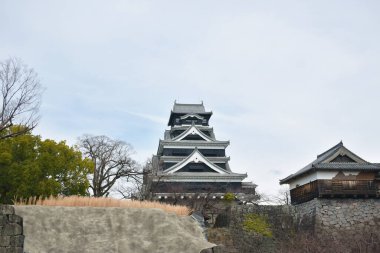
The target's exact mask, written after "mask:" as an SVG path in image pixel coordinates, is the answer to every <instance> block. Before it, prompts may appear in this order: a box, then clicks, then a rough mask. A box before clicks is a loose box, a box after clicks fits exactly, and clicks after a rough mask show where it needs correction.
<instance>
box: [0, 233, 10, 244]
mask: <svg viewBox="0 0 380 253" xmlns="http://www.w3.org/2000/svg"><path fill="white" fill-rule="evenodd" d="M10 245H11V237H10V236H6V235H0V247H7V246H10Z"/></svg>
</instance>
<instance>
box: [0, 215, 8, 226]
mask: <svg viewBox="0 0 380 253" xmlns="http://www.w3.org/2000/svg"><path fill="white" fill-rule="evenodd" d="M7 223H8V219H7V216H6V215H5V214H4V215H0V227H2V226H4V225H5V224H7Z"/></svg>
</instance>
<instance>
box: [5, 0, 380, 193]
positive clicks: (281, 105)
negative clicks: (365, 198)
mask: <svg viewBox="0 0 380 253" xmlns="http://www.w3.org/2000/svg"><path fill="white" fill-rule="evenodd" d="M379 12H380V2H379V1H350V0H347V1H332V0H329V1H323V0H321V1H304V0H299V1H291V0H289V1H270V0H266V1H255V0H251V1H247V0H245V1H243V0H236V1H223V0H217V1H216V0H215V1H211V0H208V1H207V0H206V1H205V0H202V1H196V0H194V1H180V0H176V1H174V0H173V1H163V0H157V1H144V0H138V1H137V0H136V1H127V0H120V1H117V0H110V1H97V0H83V1H48V0H45V1H39V0H34V1H26V0H25V1H22V0H20V1H14V0H1V1H0V31H1V32H0V61H3V60H5V59H7V58H8V57H18V58H20V59H22V60H23V62H24V63H26V64H28V66H30V67H32V68H34V70H35V71H36V72H37V73H38V75H39V78H40V80H41V83H42V85H43V87H44V89H45V92H44V94H43V98H42V105H41V110H40V114H41V120H40V123H39V125H38V127H37V128H36V129H35V131H34V132H35V133H36V134H40V135H41V136H42V137H43V138H50V139H54V140H57V141H60V140H66V141H67V143H68V144H70V145H73V144H75V143H76V141H77V138H78V137H80V136H81V135H83V134H93V135H107V136H109V137H112V138H115V139H120V140H124V141H126V142H128V143H130V144H132V146H133V147H134V150H135V154H134V158H135V159H136V160H137V161H139V162H144V161H145V160H146V159H147V158H148V157H150V156H151V155H152V154H155V153H156V152H157V147H158V141H159V139H160V138H161V139H162V138H163V133H164V130H165V129H167V121H168V118H169V115H170V110H171V109H172V106H173V103H174V100H177V102H179V103H200V102H201V101H203V102H204V105H205V107H206V109H207V110H209V111H212V112H213V116H212V118H211V121H210V125H212V126H213V127H214V131H215V135H216V138H217V139H218V140H230V142H231V145H230V146H229V147H228V148H227V155H228V156H230V157H231V161H230V166H231V169H232V170H233V171H234V172H237V173H246V172H247V173H248V179H247V180H248V181H253V182H254V183H256V184H257V185H258V188H257V190H258V191H259V192H262V193H267V194H276V193H277V192H278V190H279V188H280V186H279V179H282V178H285V177H286V176H288V175H290V174H291V173H294V172H296V171H297V170H299V169H301V168H302V167H303V166H305V165H306V164H308V163H309V162H311V161H312V160H314V159H315V158H316V156H317V155H318V154H319V153H322V152H324V151H325V150H327V149H329V148H330V147H332V146H333V145H335V144H337V143H338V142H340V141H341V140H342V141H343V143H344V144H345V146H346V147H347V148H349V149H350V150H352V151H353V152H354V153H356V154H358V155H359V156H361V157H362V158H364V159H365V160H367V161H370V162H380V145H379V143H380V134H379V129H380V128H379V125H380V117H379V109H380V99H379V97H380V60H379V59H380V29H379V25H380V15H378V13H379Z"/></svg>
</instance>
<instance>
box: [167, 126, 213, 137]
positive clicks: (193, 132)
mask: <svg viewBox="0 0 380 253" xmlns="http://www.w3.org/2000/svg"><path fill="white" fill-rule="evenodd" d="M185 138H186V139H185ZM181 140H201V141H213V140H212V138H211V137H209V136H207V135H206V134H204V133H203V132H202V131H200V130H198V128H196V127H195V126H194V125H193V126H191V127H189V128H188V129H187V130H186V131H184V132H183V133H181V134H180V135H178V136H176V137H175V138H173V141H181Z"/></svg>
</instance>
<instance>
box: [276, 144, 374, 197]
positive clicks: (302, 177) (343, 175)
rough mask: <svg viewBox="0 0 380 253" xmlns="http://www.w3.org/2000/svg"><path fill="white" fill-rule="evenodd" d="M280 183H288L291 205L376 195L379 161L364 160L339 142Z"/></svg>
mask: <svg viewBox="0 0 380 253" xmlns="http://www.w3.org/2000/svg"><path fill="white" fill-rule="evenodd" d="M280 184H289V188H290V197H291V202H292V204H299V203H303V202H306V201H309V200H312V199H314V198H379V196H380V164H379V163H370V162H367V161H365V160H364V159H362V158H360V157H359V156H357V155H356V154H354V153H353V152H351V151H350V150H348V149H347V148H346V147H345V146H344V145H343V142H340V143H338V144H337V145H335V146H334V147H332V148H330V149H329V150H327V151H326V152H324V153H322V154H320V155H318V156H317V159H315V160H314V161H313V162H311V163H310V164H308V165H306V166H305V167H304V168H302V169H301V170H299V171H297V172H296V173H294V174H291V175H290V176H288V177H286V178H284V179H282V180H280Z"/></svg>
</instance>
